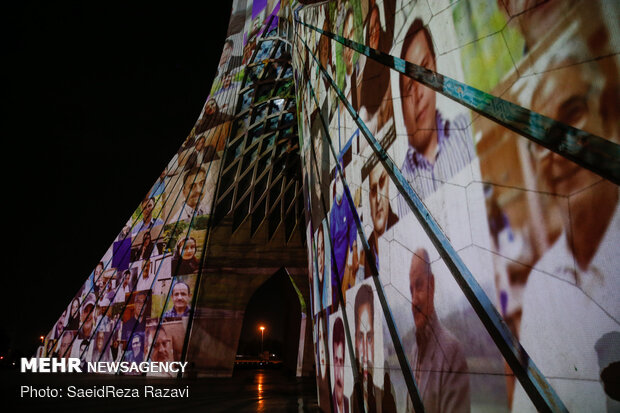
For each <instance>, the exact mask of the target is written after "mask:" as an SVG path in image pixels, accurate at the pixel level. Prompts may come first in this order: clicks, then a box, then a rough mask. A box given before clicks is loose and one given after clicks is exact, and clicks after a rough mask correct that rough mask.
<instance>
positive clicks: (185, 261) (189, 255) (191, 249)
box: [172, 237, 200, 275]
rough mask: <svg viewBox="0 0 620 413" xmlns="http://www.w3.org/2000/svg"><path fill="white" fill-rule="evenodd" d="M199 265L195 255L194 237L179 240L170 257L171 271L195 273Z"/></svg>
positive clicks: (179, 273)
mask: <svg viewBox="0 0 620 413" xmlns="http://www.w3.org/2000/svg"><path fill="white" fill-rule="evenodd" d="M199 266H200V263H199V261H198V258H197V257H196V239H194V238H193V237H188V238H185V239H182V240H180V241H179V242H178V243H177V247H176V249H175V255H174V257H173V258H172V271H174V272H175V274H177V275H186V274H195V273H196V272H197V271H198V268H199Z"/></svg>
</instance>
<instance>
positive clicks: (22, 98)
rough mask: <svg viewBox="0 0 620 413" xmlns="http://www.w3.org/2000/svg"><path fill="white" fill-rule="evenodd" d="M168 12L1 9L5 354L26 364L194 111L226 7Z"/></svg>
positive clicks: (0, 334) (40, 6)
mask: <svg viewBox="0 0 620 413" xmlns="http://www.w3.org/2000/svg"><path fill="white" fill-rule="evenodd" d="M165 4H166V5H159V4H155V3H148V4H141V5H140V4H131V3H127V2H123V3H110V2H97V3H91V2H75V3H62V4H60V5H59V4H52V3H51V2H27V3H26V2H23V4H17V5H11V6H6V5H5V6H4V7H3V13H1V14H2V17H1V19H2V27H3V29H4V30H5V31H6V33H5V34H4V36H3V38H4V41H5V45H4V50H5V51H6V54H5V53H3V54H5V56H7V55H8V59H6V60H5V62H4V64H3V66H4V69H5V70H7V69H8V71H9V74H8V75H5V85H4V87H3V94H4V96H5V98H4V105H3V106H4V107H5V108H6V110H5V111H4V116H3V118H4V119H5V121H4V122H3V125H2V126H3V133H2V136H3V140H2V141H3V149H2V153H3V163H4V166H5V167H4V172H5V173H4V179H3V184H4V185H5V186H8V188H7V189H5V196H4V197H3V199H4V201H3V203H4V206H5V208H6V207H7V206H8V210H7V209H5V212H4V222H5V223H6V224H7V225H5V226H4V239H5V244H4V248H3V252H4V254H3V256H4V263H5V266H4V268H5V270H4V277H5V280H6V281H8V286H6V284H5V286H6V288H5V290H4V297H5V298H4V300H3V301H4V303H5V309H4V310H3V311H2V325H0V339H1V342H0V345H1V347H0V353H1V354H6V351H7V348H8V347H12V348H14V349H18V350H21V351H23V352H25V353H26V354H27V355H30V354H32V352H33V351H34V350H35V349H36V346H37V345H38V337H39V336H40V335H44V334H46V333H47V332H48V331H49V330H50V329H51V327H52V326H53V324H54V322H55V321H56V320H57V318H58V317H59V316H60V314H61V313H62V311H63V309H64V308H65V307H66V306H67V304H68V303H69V301H70V300H71V298H72V297H73V296H74V295H75V293H76V291H77V289H78V287H79V286H80V285H81V284H82V283H83V282H84V280H85V279H86V277H87V276H88V274H89V273H90V272H91V271H92V270H93V268H94V266H95V264H96V263H97V262H98V261H99V259H100V258H101V256H102V255H103V254H104V252H105V251H106V249H107V248H108V246H109V245H110V244H111V242H112V241H113V240H114V238H115V236H116V235H117V234H118V232H119V231H120V230H121V228H122V227H123V225H124V223H125V222H126V220H127V219H128V218H129V216H130V215H131V213H132V212H133V210H134V209H135V208H136V207H137V206H138V203H139V202H140V200H141V199H142V198H143V197H144V195H145V194H146V193H147V191H148V190H149V189H150V187H151V185H152V184H153V182H154V181H155V179H156V178H157V177H158V175H159V173H160V172H161V171H162V170H163V168H164V166H165V165H166V164H167V163H168V161H169V159H170V158H171V157H172V156H173V154H174V153H175V152H176V150H177V148H178V147H179V146H180V144H181V143H182V141H183V140H184V138H185V137H186V136H187V134H188V133H189V131H190V130H191V128H192V126H193V124H194V122H195V120H196V119H197V117H198V115H199V112H200V110H201V109H202V105H203V103H204V101H205V100H206V97H207V95H208V92H209V89H210V87H211V82H212V80H213V77H214V74H215V69H216V66H217V62H218V60H219V56H220V53H221V50H222V46H223V43H224V39H225V37H226V29H227V25H228V18H229V16H230V10H231V1H221V0H218V1H207V2H202V4H200V5H196V4H193V3H192V4H191V5H182V4H178V3H174V4H173V3H165ZM3 60H4V59H3Z"/></svg>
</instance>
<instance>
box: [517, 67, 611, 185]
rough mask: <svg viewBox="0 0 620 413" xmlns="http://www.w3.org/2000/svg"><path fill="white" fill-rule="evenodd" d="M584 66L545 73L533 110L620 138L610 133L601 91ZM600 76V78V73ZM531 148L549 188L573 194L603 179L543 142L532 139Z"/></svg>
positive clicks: (596, 133) (537, 166)
mask: <svg viewBox="0 0 620 413" xmlns="http://www.w3.org/2000/svg"><path fill="white" fill-rule="evenodd" d="M568 63H569V62H567V64H568ZM588 64H590V65H594V66H596V65H598V64H597V63H588ZM582 66H583V65H572V66H568V67H565V68H563V69H559V70H554V71H550V72H548V73H546V74H545V75H543V76H542V77H541V78H540V81H539V86H538V87H537V88H536V90H535V91H534V93H533V99H532V101H533V103H532V110H534V111H536V112H539V113H542V114H544V115H546V116H548V117H550V118H552V119H554V120H557V121H558V122H561V123H563V124H566V125H569V126H572V127H574V128H577V129H582V130H584V131H586V132H590V133H592V134H594V135H598V136H601V137H604V138H606V139H610V140H616V141H617V136H613V133H612V135H611V136H609V135H608V134H607V136H606V131H605V129H609V128H606V127H605V124H604V121H603V118H602V116H601V113H602V112H601V109H602V105H601V104H600V101H601V91H600V90H597V89H598V88H596V87H595V86H594V85H593V84H592V82H591V81H590V80H589V79H588V76H587V73H586V71H585V70H584V69H586V70H587V68H585V67H582ZM590 69H592V68H590ZM596 77H598V78H599V79H600V74H599V76H596ZM596 77H594V78H596ZM528 149H529V151H530V154H531V155H532V159H533V161H534V165H535V170H536V173H537V175H538V178H539V182H540V183H541V184H542V185H543V186H544V187H545V188H544V189H545V190H548V191H550V192H553V193H556V194H560V195H569V194H572V193H574V192H576V191H579V190H581V189H584V188H586V187H588V186H590V185H592V184H593V183H594V182H597V181H598V180H600V177H599V176H598V175H596V174H594V173H593V172H590V171H589V170H587V169H585V168H582V167H580V166H579V165H577V164H576V163H574V162H572V161H569V160H568V159H566V158H564V157H563V156H561V155H558V154H556V153H554V152H551V151H550V150H548V149H547V148H545V147H543V146H542V145H538V144H536V143H533V142H529V143H528Z"/></svg>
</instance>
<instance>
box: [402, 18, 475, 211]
mask: <svg viewBox="0 0 620 413" xmlns="http://www.w3.org/2000/svg"><path fill="white" fill-rule="evenodd" d="M400 57H401V59H404V60H406V61H408V62H411V63H414V64H417V65H420V66H423V67H425V68H427V69H429V70H432V71H437V65H436V56H435V50H434V46H433V40H432V37H431V34H430V32H429V30H428V29H427V28H426V27H425V26H424V25H423V23H422V20H421V19H415V20H414V21H413V23H412V24H411V26H410V27H409V29H408V30H407V34H406V36H405V38H404V41H403V44H402V50H401V53H400ZM399 87H400V96H401V109H402V117H403V119H402V120H403V123H404V127H405V131H403V132H399V134H406V135H407V139H408V149H407V154H406V156H405V160H404V162H403V164H402V166H401V172H402V174H403V176H404V177H405V178H406V179H407V180H408V181H409V183H410V184H411V186H412V188H413V189H414V190H415V191H416V193H417V195H418V196H419V197H420V198H421V199H425V198H427V197H428V196H429V195H431V194H433V193H434V192H435V191H436V190H437V189H438V188H439V187H440V186H441V185H442V184H443V183H444V182H446V181H448V180H450V178H451V177H452V176H453V175H455V174H456V173H458V172H459V171H460V170H461V169H463V168H465V167H466V166H468V165H469V164H470V163H471V161H472V159H473V157H474V148H473V140H472V137H471V133H470V129H469V128H468V123H469V119H468V118H467V117H466V115H462V116H457V117H456V118H454V119H448V118H447V117H446V114H442V113H441V112H440V111H439V109H438V108H437V106H436V94H435V92H434V91H433V90H432V89H430V88H428V87H427V86H423V85H422V84H421V83H419V82H417V81H414V80H413V79H411V78H410V77H407V76H405V75H400V77H399ZM409 211H410V208H409V207H408V206H407V205H406V203H405V202H404V199H402V196H399V206H398V214H399V216H403V215H406V214H408V213H409Z"/></svg>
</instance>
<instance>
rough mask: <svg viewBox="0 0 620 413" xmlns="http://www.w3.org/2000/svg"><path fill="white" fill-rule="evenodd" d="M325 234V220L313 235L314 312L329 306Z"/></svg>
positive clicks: (329, 273) (328, 252) (329, 262)
mask: <svg viewBox="0 0 620 413" xmlns="http://www.w3.org/2000/svg"><path fill="white" fill-rule="evenodd" d="M328 235H329V234H328V232H327V220H326V219H325V220H323V222H322V223H321V224H320V225H319V228H318V229H317V231H316V234H315V242H316V267H315V269H316V275H315V277H314V279H315V280H316V284H315V285H314V291H315V303H316V312H319V311H320V310H323V309H325V308H328V307H329V306H330V305H331V298H332V297H331V271H330V270H331V260H330V257H331V248H330V245H329V236H328Z"/></svg>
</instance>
